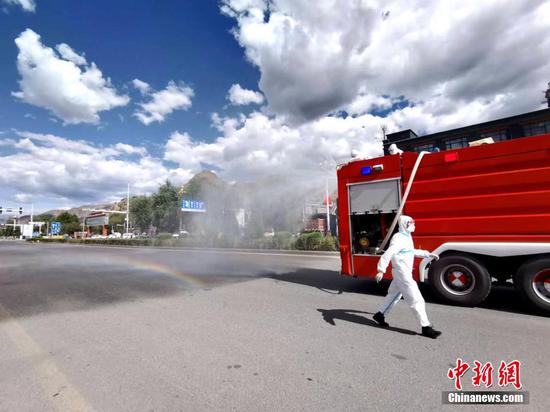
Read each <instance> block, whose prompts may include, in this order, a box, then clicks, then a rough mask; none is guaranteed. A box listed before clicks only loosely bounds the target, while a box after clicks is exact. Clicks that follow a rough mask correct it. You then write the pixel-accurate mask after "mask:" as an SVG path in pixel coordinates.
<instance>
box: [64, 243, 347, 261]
mask: <svg viewBox="0 0 550 412" xmlns="http://www.w3.org/2000/svg"><path fill="white" fill-rule="evenodd" d="M69 246H79V247H95V248H102V249H125V250H140V249H141V250H151V251H153V250H158V251H166V252H180V253H181V252H196V253H221V254H235V255H260V256H291V257H307V258H320V257H321V258H328V259H340V256H339V255H336V256H331V255H306V254H295V253H267V252H245V251H234V250H228V251H225V250H216V249H183V248H182V249H168V248H158V249H156V248H147V247H139V246H134V247H127V246H103V245H74V244H73V245H69Z"/></svg>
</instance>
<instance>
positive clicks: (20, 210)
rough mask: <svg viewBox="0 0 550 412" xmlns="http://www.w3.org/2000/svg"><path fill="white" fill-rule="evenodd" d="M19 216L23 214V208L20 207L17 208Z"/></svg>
mask: <svg viewBox="0 0 550 412" xmlns="http://www.w3.org/2000/svg"><path fill="white" fill-rule="evenodd" d="M19 214H20V215H22V214H23V208H22V207H20V208H19Z"/></svg>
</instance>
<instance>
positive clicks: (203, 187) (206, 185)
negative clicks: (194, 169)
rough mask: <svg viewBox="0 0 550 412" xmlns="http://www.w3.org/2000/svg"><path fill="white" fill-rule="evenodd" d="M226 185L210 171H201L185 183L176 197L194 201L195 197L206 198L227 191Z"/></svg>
mask: <svg viewBox="0 0 550 412" xmlns="http://www.w3.org/2000/svg"><path fill="white" fill-rule="evenodd" d="M227 187H228V184H227V183H226V182H225V181H223V180H222V179H220V178H219V177H218V175H217V174H216V173H214V172H211V171H202V172H200V173H197V174H196V175H195V176H193V177H192V178H191V180H189V181H188V182H187V183H185V184H184V185H183V186H182V187H181V188H180V190H179V191H178V195H179V196H181V197H189V198H193V199H196V200H202V199H198V198H197V196H199V197H200V196H201V195H202V196H207V195H208V194H210V193H216V192H220V193H221V192H223V191H224V190H225V189H227Z"/></svg>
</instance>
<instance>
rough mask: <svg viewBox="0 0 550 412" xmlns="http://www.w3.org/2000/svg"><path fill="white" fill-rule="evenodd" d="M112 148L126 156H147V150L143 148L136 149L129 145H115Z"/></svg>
mask: <svg viewBox="0 0 550 412" xmlns="http://www.w3.org/2000/svg"><path fill="white" fill-rule="evenodd" d="M114 148H115V149H116V150H118V151H120V152H121V153H126V154H130V155H132V154H136V155H140V156H146V155H147V149H146V148H145V147H141V146H139V147H136V146H132V145H129V144H126V143H117V144H116V145H114Z"/></svg>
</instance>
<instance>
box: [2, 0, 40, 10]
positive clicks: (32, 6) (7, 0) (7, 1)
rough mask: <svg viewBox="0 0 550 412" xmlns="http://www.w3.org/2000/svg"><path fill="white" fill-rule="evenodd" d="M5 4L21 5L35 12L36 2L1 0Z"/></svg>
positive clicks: (28, 0) (29, 0) (30, 0)
mask: <svg viewBox="0 0 550 412" xmlns="http://www.w3.org/2000/svg"><path fill="white" fill-rule="evenodd" d="M2 2H3V3H5V4H10V5H16V6H21V8H22V9H23V10H25V11H30V12H33V13H34V12H35V11H36V2H35V1H34V0H2Z"/></svg>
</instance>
